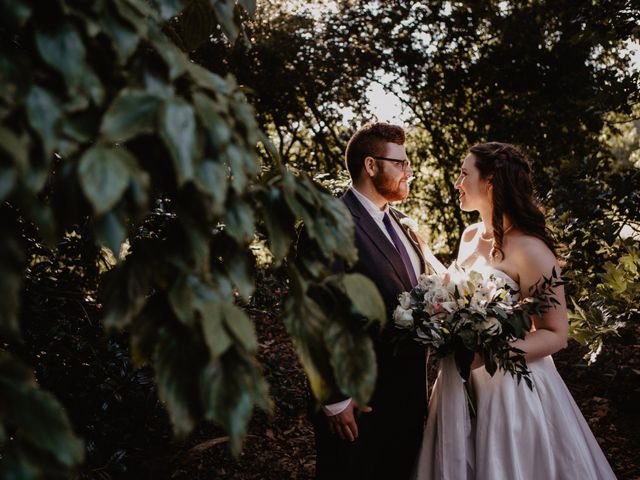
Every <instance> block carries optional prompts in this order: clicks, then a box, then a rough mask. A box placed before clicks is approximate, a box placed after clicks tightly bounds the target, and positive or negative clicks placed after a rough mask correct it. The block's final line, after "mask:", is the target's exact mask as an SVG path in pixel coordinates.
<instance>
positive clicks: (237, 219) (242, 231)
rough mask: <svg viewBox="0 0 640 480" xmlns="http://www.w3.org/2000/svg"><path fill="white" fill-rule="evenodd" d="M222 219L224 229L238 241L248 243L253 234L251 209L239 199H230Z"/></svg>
mask: <svg viewBox="0 0 640 480" xmlns="http://www.w3.org/2000/svg"><path fill="white" fill-rule="evenodd" d="M224 221H225V224H226V227H227V228H226V230H227V232H228V233H229V235H231V236H232V237H233V238H234V239H235V240H237V241H238V242H239V243H245V244H246V243H249V242H250V241H251V240H252V239H253V234H254V215H253V209H252V208H251V206H250V205H249V204H247V203H246V202H243V201H242V200H240V199H236V200H233V199H230V200H229V202H227V211H226V213H225V217H224Z"/></svg>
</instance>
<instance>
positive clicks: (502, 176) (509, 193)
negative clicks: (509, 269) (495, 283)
mask: <svg viewBox="0 0 640 480" xmlns="http://www.w3.org/2000/svg"><path fill="white" fill-rule="evenodd" d="M469 152H470V153H472V154H473V155H474V156H475V157H476V162H475V165H476V168H477V169H478V170H479V171H480V177H481V178H482V179H483V180H486V179H490V181H491V184H492V186H493V190H492V201H493V214H492V218H491V222H492V224H493V248H492V249H491V254H490V255H491V258H494V259H495V258H497V257H498V255H499V256H500V257H501V258H504V252H503V251H502V240H503V237H504V226H503V224H502V216H503V214H506V215H507V217H508V218H509V220H511V223H512V224H513V226H514V227H517V228H518V229H519V230H521V231H522V232H524V233H526V234H528V235H532V236H534V237H537V238H539V239H540V240H542V241H543V242H544V243H545V244H546V245H547V246H548V247H549V248H550V249H551V251H552V252H554V254H555V242H554V241H553V238H551V235H550V234H549V231H548V230H547V227H546V225H545V218H544V213H542V210H541V209H540V207H539V206H538V204H537V203H536V201H535V199H534V197H533V185H532V184H531V177H530V174H531V167H530V166H529V160H528V159H527V157H526V156H525V155H524V154H523V153H522V152H521V151H520V149H518V148H517V147H515V146H514V145H511V144H508V143H500V142H489V143H478V144H476V145H474V146H473V147H471V148H470V149H469Z"/></svg>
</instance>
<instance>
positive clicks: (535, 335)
mask: <svg viewBox="0 0 640 480" xmlns="http://www.w3.org/2000/svg"><path fill="white" fill-rule="evenodd" d="M514 254H515V258H514V260H515V261H516V266H517V268H518V274H519V276H520V290H521V292H522V295H528V294H529V293H530V291H531V289H532V287H533V286H534V285H535V284H536V282H538V281H540V280H542V276H543V275H544V276H545V277H549V276H550V275H551V271H552V269H553V268H554V267H555V269H556V272H557V273H558V275H559V274H560V266H559V265H558V261H557V260H556V258H555V256H554V255H553V252H551V250H549V248H548V247H547V246H546V245H545V244H544V242H542V241H541V240H539V239H537V238H531V237H526V238H522V239H521V242H520V245H518V248H516V249H515V252H514ZM553 295H554V297H555V298H556V300H558V302H560V304H559V305H555V306H552V307H551V308H550V309H549V310H547V311H546V312H545V313H544V314H543V315H542V317H536V318H534V319H533V323H534V326H535V331H532V332H531V333H529V334H527V336H526V338H525V339H524V340H517V341H515V342H514V346H515V347H517V348H519V349H520V350H522V351H524V352H525V357H526V359H527V361H528V362H531V361H533V360H537V359H539V358H542V357H545V356H547V355H552V354H554V353H556V352H557V351H559V350H561V349H563V348H564V347H566V346H567V338H568V335H569V320H568V316H567V304H566V300H565V296H564V287H563V286H562V285H560V286H558V287H556V288H555V289H554V290H553Z"/></svg>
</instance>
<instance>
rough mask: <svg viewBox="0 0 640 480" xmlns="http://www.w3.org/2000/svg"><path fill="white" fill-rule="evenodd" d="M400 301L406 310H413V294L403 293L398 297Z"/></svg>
mask: <svg viewBox="0 0 640 480" xmlns="http://www.w3.org/2000/svg"><path fill="white" fill-rule="evenodd" d="M398 301H399V302H400V306H401V307H402V308H404V309H405V310H407V309H409V308H411V294H410V293H409V292H402V293H401V294H400V296H399V297H398Z"/></svg>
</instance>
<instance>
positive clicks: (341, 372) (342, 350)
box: [324, 319, 377, 405]
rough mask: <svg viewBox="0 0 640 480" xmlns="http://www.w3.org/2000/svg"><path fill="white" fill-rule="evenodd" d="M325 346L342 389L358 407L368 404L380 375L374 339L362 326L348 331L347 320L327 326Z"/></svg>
mask: <svg viewBox="0 0 640 480" xmlns="http://www.w3.org/2000/svg"><path fill="white" fill-rule="evenodd" d="M324 343H325V345H326V348H327V349H328V351H329V358H330V361H331V366H332V367H333V370H334V372H335V376H336V381H337V383H338V387H339V388H340V390H341V391H342V392H343V393H344V394H345V395H348V396H350V397H352V398H354V399H355V401H356V402H357V403H358V404H359V405H366V403H367V402H368V401H369V399H370V398H371V395H372V394H373V389H374V387H375V383H376V376H377V364H376V355H375V352H374V350H373V342H372V341H371V338H370V337H369V336H368V335H367V333H366V332H364V331H363V330H362V329H361V327H360V326H359V325H356V326H353V327H352V328H349V327H348V326H347V325H346V324H345V323H344V320H343V321H341V320H340V319H335V320H334V321H332V322H330V323H329V324H328V325H327V327H326V330H325V332H324Z"/></svg>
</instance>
